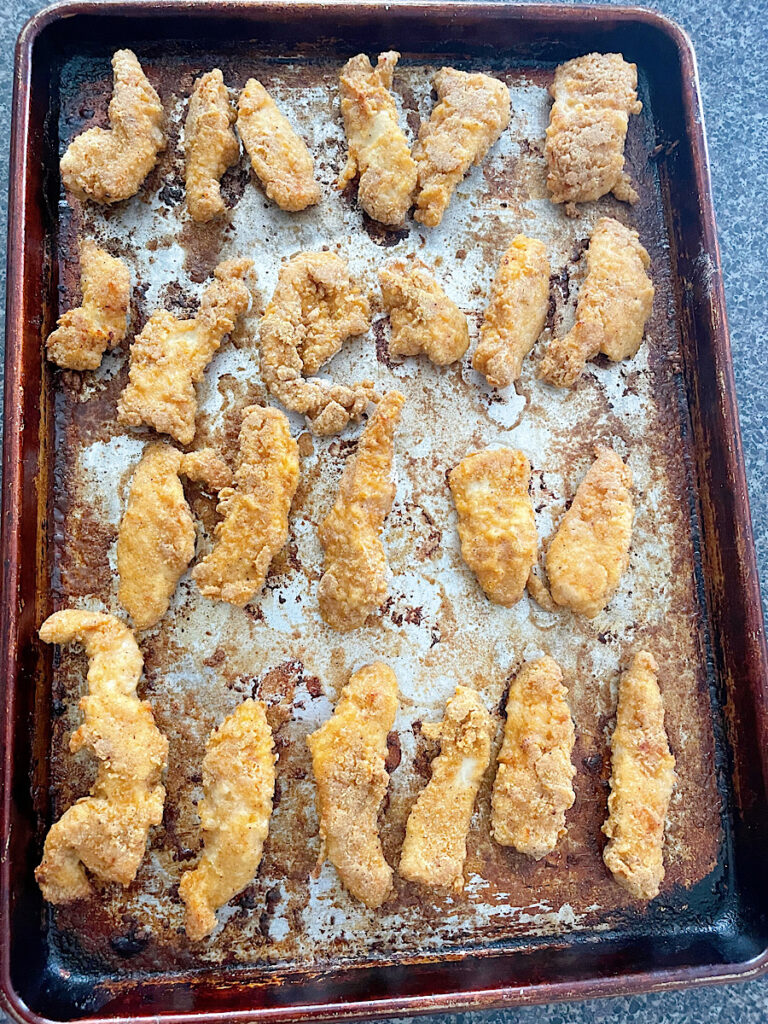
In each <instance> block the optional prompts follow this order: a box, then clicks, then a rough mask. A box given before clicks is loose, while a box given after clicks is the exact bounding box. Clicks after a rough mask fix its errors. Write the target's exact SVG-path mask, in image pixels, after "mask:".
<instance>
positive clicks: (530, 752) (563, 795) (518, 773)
mask: <svg viewBox="0 0 768 1024" xmlns="http://www.w3.org/2000/svg"><path fill="white" fill-rule="evenodd" d="M567 696H568V691H567V690H566V688H565V687H564V686H563V673H562V671H561V670H560V666H559V665H558V664H557V662H556V661H555V660H554V659H553V658H549V657H544V658H539V659H538V660H537V661H528V662H526V663H525V665H523V667H522V668H521V669H520V671H519V672H518V673H517V676H516V678H515V680H514V682H513V683H512V685H511V686H510V688H509V697H508V698H507V722H506V725H505V727H504V741H503V743H502V745H501V750H499V755H498V768H497V770H496V778H495V779H494V782H493V795H492V797H491V831H492V834H493V838H494V839H495V840H496V842H497V843H500V844H501V845H502V846H514V847H515V849H516V850H519V851H520V853H525V854H527V855H528V856H529V857H534V858H535V859H536V860H540V859H541V858H542V857H545V856H546V855H547V854H548V853H550V852H551V851H552V850H554V848H555V846H556V845H557V842H558V840H559V839H560V838H561V836H564V835H565V812H566V811H567V810H568V808H569V807H572V806H573V801H574V799H575V795H574V792H573V776H574V775H575V774H576V769H575V768H574V767H573V765H572V764H571V753H572V751H573V745H574V742H575V739H576V733H575V730H574V726H573V719H572V718H571V712H570V710H569V708H568V703H567V700H566V697H567Z"/></svg>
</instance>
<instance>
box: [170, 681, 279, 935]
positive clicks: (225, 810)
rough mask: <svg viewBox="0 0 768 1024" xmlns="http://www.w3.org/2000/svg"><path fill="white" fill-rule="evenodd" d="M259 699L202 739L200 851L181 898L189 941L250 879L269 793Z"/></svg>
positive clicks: (267, 742)
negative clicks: (201, 838) (201, 845)
mask: <svg viewBox="0 0 768 1024" xmlns="http://www.w3.org/2000/svg"><path fill="white" fill-rule="evenodd" d="M264 712H265V708H264V705H263V704H262V702H261V701H258V700H251V699H249V700H245V701H243V703H242V704H241V705H240V706H239V707H238V708H237V710H236V711H233V713H232V714H231V715H229V717H228V718H225V719H224V721H223V722H222V723H221V725H220V726H219V727H218V729H214V731H213V732H212V733H211V735H210V736H209V737H208V743H207V744H206V747H205V757H204V758H203V799H202V800H201V801H200V806H199V808H198V811H199V814H200V826H201V828H202V833H203V854H202V856H201V858H200V860H199V861H198V863H197V867H195V868H194V869H193V870H192V871H185V872H184V874H183V875H182V876H181V881H180V883H179V895H180V896H181V898H182V900H184V903H185V904H186V908H187V917H186V929H187V935H188V936H189V937H190V939H191V940H192V941H193V942H196V941H197V940H198V939H202V938H205V936H206V935H210V933H211V932H212V931H213V929H214V928H215V927H216V911H217V910H218V909H219V907H223V906H224V904H225V903H228V902H229V901H230V900H231V899H232V897H233V896H236V895H237V894H238V893H239V892H242V890H243V889H244V888H245V887H246V885H248V884H249V882H251V881H252V880H253V878H254V876H255V875H256V871H257V870H258V867H259V864H260V863H261V854H262V851H263V849H264V840H265V839H266V838H267V833H268V831H269V818H270V815H271V814H272V798H273V797H274V794H275V761H276V760H277V758H276V757H275V752H274V743H273V741H272V730H271V729H270V727H269V723H268V722H267V716H266V714H265V713H264Z"/></svg>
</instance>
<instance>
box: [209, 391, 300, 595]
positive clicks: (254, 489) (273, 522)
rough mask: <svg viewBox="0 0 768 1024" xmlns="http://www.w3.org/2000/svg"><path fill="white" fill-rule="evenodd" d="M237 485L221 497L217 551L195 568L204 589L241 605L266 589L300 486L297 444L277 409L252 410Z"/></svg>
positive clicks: (247, 415)
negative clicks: (268, 576)
mask: <svg viewBox="0 0 768 1024" xmlns="http://www.w3.org/2000/svg"><path fill="white" fill-rule="evenodd" d="M239 446H240V447H239V453H238V466H237V470H236V471H235V486H234V487H225V488H224V490H222V491H221V493H220V494H219V504H218V508H217V511H218V513H219V515H220V516H221V517H222V519H221V522H220V523H219V524H218V525H217V526H216V530H215V532H214V537H215V543H214V545H213V550H212V551H211V553H210V554H209V555H207V556H206V557H205V558H204V559H203V560H202V561H201V562H199V563H198V564H197V565H196V566H195V568H194V569H193V570H192V576H193V578H194V579H195V580H196V581H197V585H198V587H199V588H200V591H201V592H202V593H203V594H204V595H205V596H206V597H210V598H217V599H218V600H219V601H228V602H229V604H236V605H239V606H240V607H243V606H244V605H246V604H248V602H249V601H250V600H252V599H253V598H254V597H255V596H256V594H258V593H259V591H260V590H261V588H262V587H263V586H264V580H265V579H266V576H267V571H268V569H269V566H270V564H271V562H272V559H273V558H274V557H275V555H276V554H277V553H278V551H280V549H281V548H282V547H283V545H284V544H285V542H286V540H287V538H288V513H289V512H290V509H291V502H292V501H293V496H294V494H295V493H296V488H297V486H298V483H299V446H298V445H297V443H296V441H294V439H293V438H292V437H291V431H290V427H289V425H288V420H287V419H286V417H285V415H284V414H283V413H281V412H280V411H279V409H272V408H262V407H261V406H258V405H252V406H249V407H248V408H247V409H246V410H245V411H244V413H243V422H242V426H241V427H240V438H239Z"/></svg>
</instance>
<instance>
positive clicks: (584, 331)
mask: <svg viewBox="0 0 768 1024" xmlns="http://www.w3.org/2000/svg"><path fill="white" fill-rule="evenodd" d="M649 265H650V259H649V256H648V253H647V252H646V251H645V249H644V248H643V246H642V245H641V244H640V240H639V238H638V234H637V232H636V231H632V230H631V229H630V228H626V227H624V225H623V224H619V222H618V221H617V220H613V219H612V218H611V217H601V218H600V220H599V221H598V222H597V224H596V226H595V230H594V231H593V232H592V237H591V238H590V240H589V249H588V250H587V277H586V280H585V281H584V285H583V287H582V289H581V291H580V293H579V298H578V301H577V303H576V323H575V324H574V325H573V327H572V329H571V330H570V331H569V332H568V333H567V334H566V335H564V336H563V337H562V338H553V339H552V341H551V342H550V343H549V346H548V348H547V350H546V352H545V353H544V357H543V359H542V360H541V365H540V367H539V377H542V378H543V379H544V380H545V381H547V382H548V383H549V384H554V385H556V386H557V387H560V388H568V387H572V386H573V385H574V384H575V383H576V381H577V380H578V379H579V377H580V376H581V372H582V370H583V369H584V366H585V365H586V362H587V360H588V359H594V357H595V356H596V355H597V354H598V353H599V352H602V353H603V354H604V355H606V356H608V358H609V359H612V360H613V361H614V362H618V361H619V360H620V359H629V358H631V357H632V356H634V355H635V354H636V352H637V350H638V349H639V348H640V345H641V343H642V340H643V332H644V331H645V322H646V320H647V319H648V317H649V316H650V315H651V309H652V307H653V284H652V282H651V279H650V278H649V277H648V274H647V273H646V271H647V270H648V267H649Z"/></svg>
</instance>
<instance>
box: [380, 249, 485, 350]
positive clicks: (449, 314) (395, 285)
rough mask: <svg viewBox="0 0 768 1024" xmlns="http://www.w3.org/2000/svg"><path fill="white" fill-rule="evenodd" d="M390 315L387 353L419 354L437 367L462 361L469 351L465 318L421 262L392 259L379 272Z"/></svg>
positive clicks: (385, 303)
mask: <svg viewBox="0 0 768 1024" xmlns="http://www.w3.org/2000/svg"><path fill="white" fill-rule="evenodd" d="M379 281H380V283H381V294H382V296H383V298H384V306H385V308H386V310H387V312H388V313H389V322H390V325H391V327H392V338H391V340H390V342H389V354H390V355H392V356H417V355H421V354H422V353H423V354H424V355H426V356H428V357H429V358H430V359H431V360H432V362H433V363H436V364H437V365H438V366H447V365H448V364H449V363H455V362H456V360H457V359H461V357H462V356H463V355H464V353H465V352H466V351H467V349H468V348H469V328H468V327H467V318H466V317H465V316H464V314H463V313H462V312H461V310H460V309H459V307H458V306H457V305H456V303H455V302H453V301H452V300H451V299H449V298H448V296H447V295H446V294H445V292H444V291H443V289H442V288H441V287H440V285H439V284H438V283H437V281H436V280H435V279H434V277H433V276H432V271H431V270H430V269H429V267H428V266H426V265H425V264H424V263H422V262H421V260H417V259H414V260H407V261H406V260H392V261H391V262H390V263H388V264H387V265H386V266H385V267H382V268H381V270H380V271H379Z"/></svg>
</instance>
